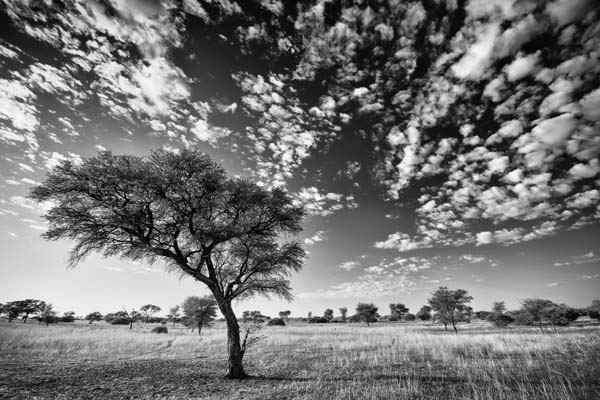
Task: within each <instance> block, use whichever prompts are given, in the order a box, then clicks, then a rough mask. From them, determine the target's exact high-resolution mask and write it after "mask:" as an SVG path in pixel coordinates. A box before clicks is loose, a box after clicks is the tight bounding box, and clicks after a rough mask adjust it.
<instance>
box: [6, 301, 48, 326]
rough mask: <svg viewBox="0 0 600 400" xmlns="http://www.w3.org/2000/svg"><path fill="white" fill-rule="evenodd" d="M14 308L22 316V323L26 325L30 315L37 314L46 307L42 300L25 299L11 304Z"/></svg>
mask: <svg viewBox="0 0 600 400" xmlns="http://www.w3.org/2000/svg"><path fill="white" fill-rule="evenodd" d="M13 304H14V307H15V308H16V309H17V310H18V311H19V315H21V314H23V323H27V319H28V318H29V315H30V314H36V313H39V312H40V311H41V310H42V308H44V306H45V305H46V303H45V302H43V301H42V300H34V299H26V300H18V301H15V302H13Z"/></svg>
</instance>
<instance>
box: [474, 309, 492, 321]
mask: <svg viewBox="0 0 600 400" xmlns="http://www.w3.org/2000/svg"><path fill="white" fill-rule="evenodd" d="M491 314H492V313H491V312H490V311H476V312H475V318H477V319H481V320H485V321H487V320H488V318H489V316H490V315H491Z"/></svg>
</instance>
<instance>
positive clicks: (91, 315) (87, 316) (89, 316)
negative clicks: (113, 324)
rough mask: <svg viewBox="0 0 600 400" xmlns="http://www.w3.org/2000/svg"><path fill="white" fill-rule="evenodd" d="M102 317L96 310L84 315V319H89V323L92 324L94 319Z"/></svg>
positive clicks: (97, 319)
mask: <svg viewBox="0 0 600 400" xmlns="http://www.w3.org/2000/svg"><path fill="white" fill-rule="evenodd" d="M103 318H104V317H103V316H102V314H100V313H99V312H98V311H94V312H91V313H89V314H88V315H86V316H85V320H86V321H90V322H89V323H90V324H92V323H93V322H94V321H102V319H103Z"/></svg>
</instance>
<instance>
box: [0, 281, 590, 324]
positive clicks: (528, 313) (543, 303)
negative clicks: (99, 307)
mask: <svg viewBox="0 0 600 400" xmlns="http://www.w3.org/2000/svg"><path fill="white" fill-rule="evenodd" d="M472 300H473V297H472V296H469V295H468V293H467V291H466V290H464V289H457V290H451V289H448V288H447V287H443V286H442V287H439V288H438V289H437V290H436V291H434V292H433V293H432V294H431V298H429V299H428V304H427V305H423V306H422V307H421V308H420V309H419V311H418V312H416V313H414V314H413V313H410V312H409V311H410V310H409V308H408V307H406V306H405V305H404V304H403V303H392V304H390V305H389V307H390V313H389V314H387V315H383V316H380V314H379V309H378V307H376V306H375V305H374V304H373V303H358V305H357V306H356V309H355V313H354V314H352V315H348V309H347V308H346V307H341V308H340V309H339V315H338V316H335V313H334V311H333V310H332V309H330V308H327V309H326V310H325V311H324V312H323V315H322V316H320V315H313V314H312V312H309V313H308V315H307V316H306V317H295V318H292V319H295V320H301V321H303V322H308V323H345V322H363V323H366V324H367V325H369V324H370V323H375V322H382V321H391V322H399V321H415V320H420V321H423V322H425V321H431V322H432V323H440V324H443V325H444V327H445V329H446V330H448V327H449V326H452V328H453V329H454V331H455V332H457V327H456V324H457V323H469V322H471V320H472V319H479V320H485V321H489V322H491V323H492V324H493V325H494V326H496V327H498V328H503V327H506V326H508V325H509V324H515V325H537V326H539V328H540V329H541V330H542V332H543V325H548V324H549V325H552V327H553V328H554V329H556V328H555V327H556V326H566V325H569V324H570V323H571V322H573V321H575V320H577V319H578V318H579V317H581V316H589V317H590V318H594V319H600V300H594V301H592V304H591V305H590V306H588V307H585V308H574V307H569V306H567V305H565V304H557V303H555V302H553V301H551V300H548V299H537V298H528V299H525V300H522V301H521V308H519V309H517V310H510V311H509V310H507V309H506V306H505V303H504V302H503V301H498V302H494V303H493V304H492V308H491V309H490V310H489V311H484V310H480V311H474V310H473V308H472V307H471V306H469V305H468V304H469V303H470V302H471V301H472ZM161 311H162V309H161V308H160V307H158V306H156V305H153V304H145V305H143V306H141V307H140V308H139V310H136V309H131V310H126V309H125V308H124V309H123V310H119V311H116V312H113V313H108V314H106V315H103V314H101V313H100V312H98V311H95V312H91V313H89V314H87V315H86V316H85V317H77V316H76V315H75V312H73V311H67V312H64V313H63V314H62V315H61V316H59V315H58V312H56V311H55V310H54V308H53V306H52V304H51V303H47V302H45V301H42V300H35V299H25V300H17V301H11V302H7V303H5V304H0V315H1V316H4V317H5V318H7V319H8V322H12V321H14V320H18V319H19V318H20V319H21V321H22V322H24V323H26V322H27V320H29V319H35V320H37V321H38V322H39V323H45V324H46V325H48V324H50V323H58V322H66V323H70V322H75V320H87V321H89V323H90V324H92V323H93V322H95V321H102V320H104V321H106V322H107V323H109V324H112V325H129V327H130V329H131V328H132V326H133V323H134V322H145V323H162V324H163V325H165V324H166V323H167V322H172V323H173V326H175V323H183V324H184V325H185V326H187V327H190V328H192V329H195V328H197V329H198V333H200V332H201V329H202V327H203V326H210V324H211V322H212V321H214V320H215V319H216V315H217V303H216V301H215V300H214V299H213V298H212V297H211V296H205V297H198V296H189V297H187V298H186V299H185V300H184V301H183V303H182V304H181V305H176V306H174V307H172V308H171V309H169V312H168V313H167V314H166V315H164V316H158V315H157V314H158V313H160V312H161ZM291 314H292V313H291V311H280V312H279V316H278V318H271V317H269V316H265V315H263V314H262V313H261V312H260V311H244V312H243V313H242V318H241V321H242V322H244V323H248V322H252V323H263V322H266V321H268V323H269V325H285V323H286V322H288V321H289V319H290V317H291Z"/></svg>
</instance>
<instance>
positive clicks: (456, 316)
mask: <svg viewBox="0 0 600 400" xmlns="http://www.w3.org/2000/svg"><path fill="white" fill-rule="evenodd" d="M471 300H473V297H472V296H469V295H468V293H467V291H466V290H464V289H456V290H451V289H448V288H447V287H446V286H440V287H439V288H437V290H436V291H435V292H433V293H432V294H431V298H430V299H429V305H430V306H431V308H432V309H433V311H435V312H436V318H437V319H438V320H440V321H441V322H442V323H443V324H444V328H445V329H446V330H448V323H452V327H453V328H454V332H455V333H458V330H457V329H456V322H457V321H461V320H463V319H464V317H465V316H464V313H470V312H471V311H472V309H471V308H470V307H468V306H467V303H470V302H471Z"/></svg>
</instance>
